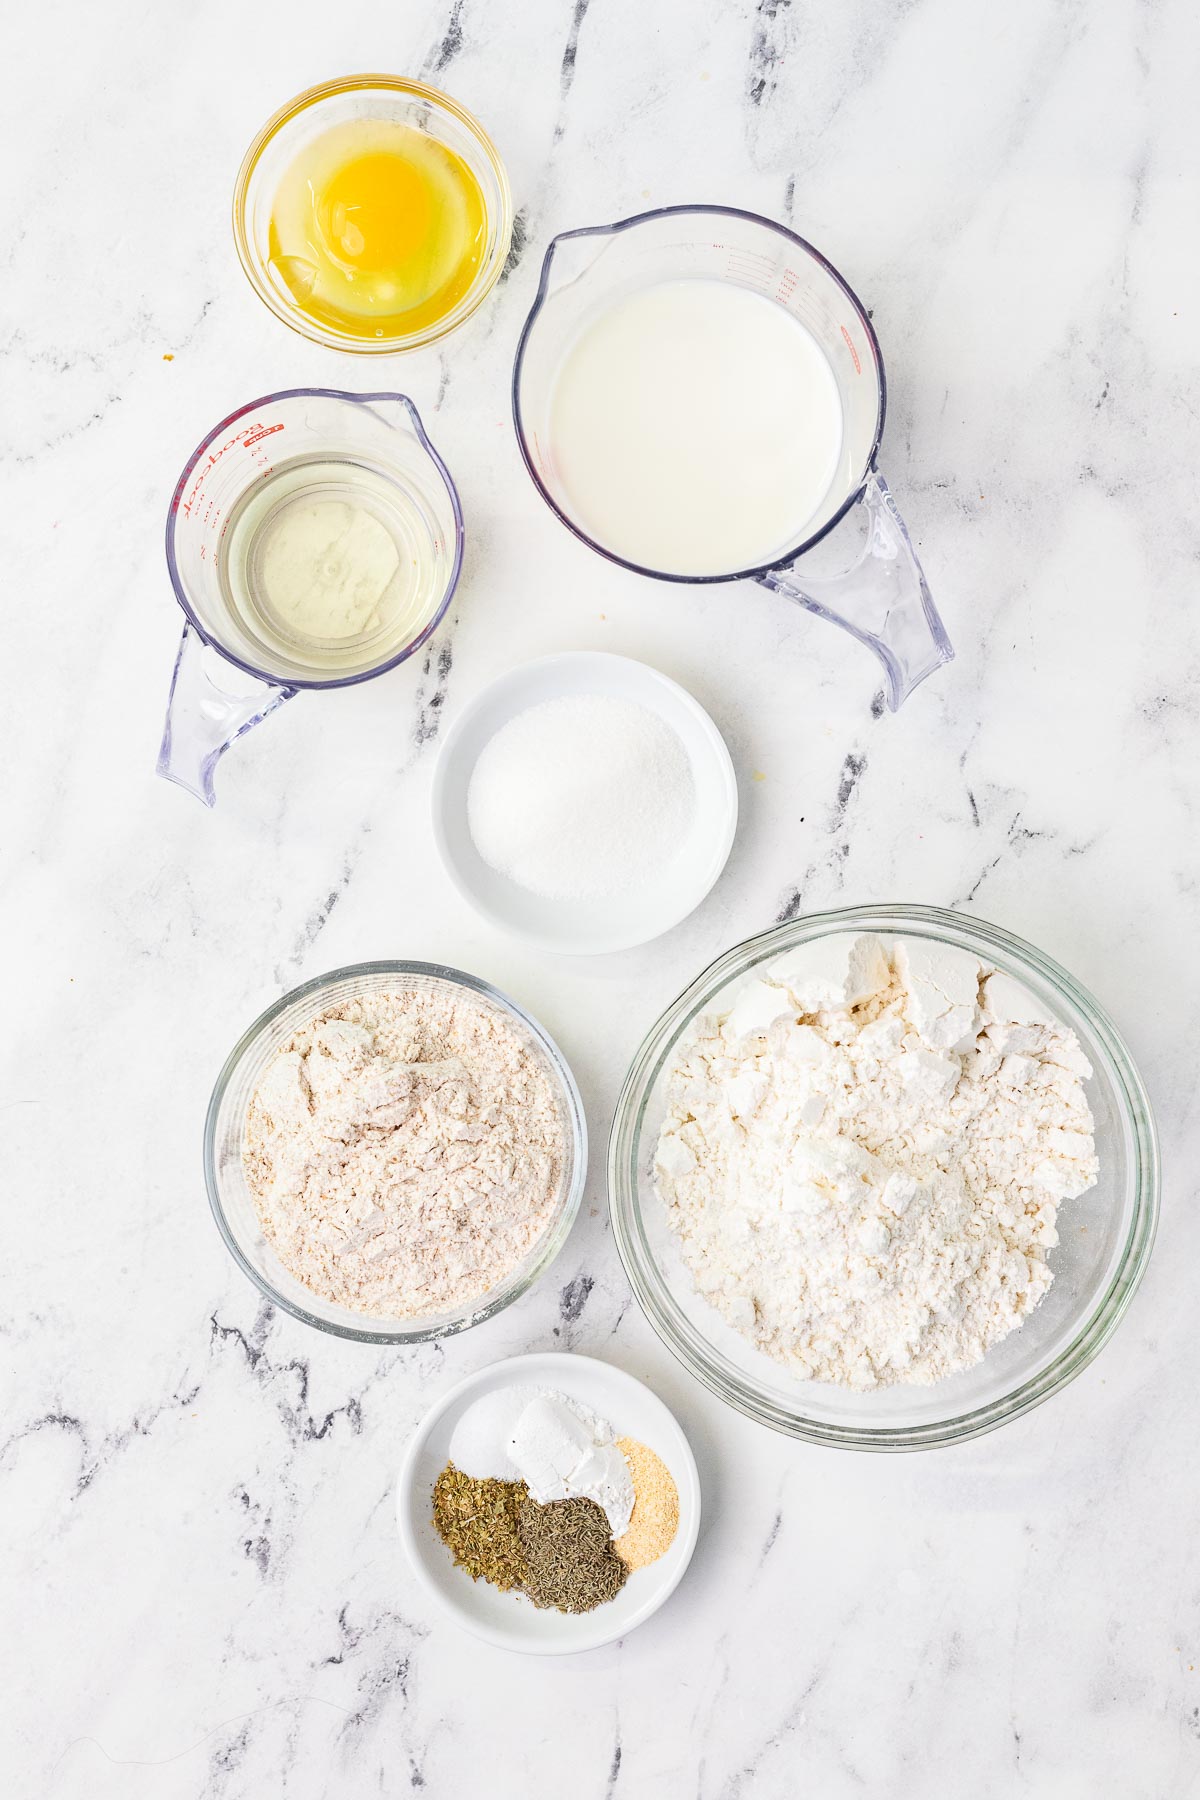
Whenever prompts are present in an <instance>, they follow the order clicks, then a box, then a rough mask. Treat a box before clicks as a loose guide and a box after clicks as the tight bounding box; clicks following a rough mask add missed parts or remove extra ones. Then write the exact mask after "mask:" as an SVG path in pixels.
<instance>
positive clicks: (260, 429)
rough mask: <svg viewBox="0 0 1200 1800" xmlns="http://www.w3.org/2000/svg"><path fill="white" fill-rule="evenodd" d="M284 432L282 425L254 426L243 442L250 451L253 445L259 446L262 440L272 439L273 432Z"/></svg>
mask: <svg viewBox="0 0 1200 1800" xmlns="http://www.w3.org/2000/svg"><path fill="white" fill-rule="evenodd" d="M282 430H283V426H282V424H279V425H254V426H252V427H251V429H250V430H249V431H248V432H247V433H246V435H245V437H244V438H243V439H242V442H243V443H244V444H245V446H246V448H247V450H248V449H249V448H250V446H251V444H257V443H258V441H259V439H260V438H265V437H270V435H271V433H272V432H273V431H282Z"/></svg>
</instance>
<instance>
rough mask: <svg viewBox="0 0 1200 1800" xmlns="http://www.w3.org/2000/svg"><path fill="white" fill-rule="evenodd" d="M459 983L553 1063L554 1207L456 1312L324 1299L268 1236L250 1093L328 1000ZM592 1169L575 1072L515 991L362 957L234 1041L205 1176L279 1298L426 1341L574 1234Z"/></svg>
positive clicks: (516, 1289)
mask: <svg viewBox="0 0 1200 1800" xmlns="http://www.w3.org/2000/svg"><path fill="white" fill-rule="evenodd" d="M439 987H441V988H445V987H452V988H456V989H458V990H460V991H465V992H467V993H469V994H470V995H471V996H472V998H473V1000H474V1001H475V1002H476V1004H478V1005H482V1006H485V1007H490V1008H491V1009H492V1010H493V1011H494V1012H496V1013H498V1014H500V1015H502V1016H503V1018H504V1019H505V1020H506V1021H507V1023H508V1025H509V1026H510V1027H511V1028H512V1029H513V1030H515V1031H516V1033H517V1034H518V1036H519V1037H520V1038H521V1039H522V1040H523V1042H524V1044H525V1046H526V1048H527V1049H528V1050H529V1051H530V1053H531V1054H532V1055H533V1056H534V1057H536V1059H537V1060H538V1061H539V1062H540V1063H541V1065H542V1067H543V1068H544V1069H545V1072H546V1075H547V1077H548V1079H549V1082H550V1085H551V1088H552V1089H553V1091H554V1094H555V1097H556V1098H557V1101H558V1105H559V1113H560V1118H561V1122H562V1134H563V1143H564V1144H565V1146H566V1155H565V1159H564V1164H563V1173H562V1181H561V1183H560V1184H559V1192H558V1200H557V1204H556V1207H555V1211H554V1215H553V1217H552V1219H551V1220H550V1222H549V1223H548V1225H547V1227H546V1229H545V1231H544V1232H543V1234H542V1236H541V1238H540V1239H539V1240H538V1242H537V1243H536V1244H535V1245H534V1246H533V1248H532V1250H530V1251H529V1253H528V1254H527V1255H526V1256H525V1257H524V1258H523V1260H522V1261H521V1262H520V1263H518V1265H517V1267H516V1268H515V1269H514V1270H513V1271H512V1273H511V1274H510V1275H509V1276H508V1277H507V1279H506V1280H504V1281H502V1282H501V1283H500V1285H499V1286H498V1287H495V1288H493V1289H492V1290H491V1291H490V1292H489V1293H487V1294H484V1295H481V1296H480V1297H478V1298H477V1299H475V1300H474V1301H472V1302H471V1304H470V1305H469V1306H466V1307H463V1308H462V1309H461V1310H460V1311H458V1312H452V1313H425V1314H422V1316H421V1317H420V1318H416V1319H413V1318H395V1319H384V1318H371V1317H368V1316H366V1315H364V1314H362V1313H356V1312H351V1311H350V1310H349V1308H348V1307H344V1306H336V1305H334V1304H333V1303H332V1302H330V1301H328V1300H323V1299H321V1297H320V1295H319V1294H314V1293H313V1292H312V1291H311V1290H310V1289H309V1288H306V1287H305V1286H304V1285H303V1283H302V1282H299V1281H297V1279H296V1277H295V1276H294V1275H292V1274H290V1273H289V1271H288V1270H287V1269H285V1268H284V1266H283V1264H282V1263H281V1262H280V1260H279V1258H278V1256H277V1255H276V1254H275V1250H274V1248H273V1246H272V1245H271V1244H270V1243H269V1242H268V1241H267V1240H266V1238H264V1236H263V1234H262V1231H261V1229H260V1227H259V1223H258V1215H257V1213H256V1212H255V1210H254V1202H253V1200H252V1198H251V1196H250V1190H249V1188H248V1187H247V1185H246V1177H245V1173H244V1171H243V1167H242V1146H243V1142H244V1138H245V1129H246V1113H247V1109H248V1107H249V1103H250V1098H251V1095H252V1094H253V1092H254V1090H255V1088H256V1087H257V1086H258V1083H259V1081H260V1080H261V1078H262V1074H263V1071H264V1070H265V1068H266V1066H267V1064H268V1062H270V1060H271V1058H272V1057H273V1056H274V1054H275V1052H276V1050H278V1048H279V1046H280V1045H281V1044H283V1043H286V1042H287V1040H288V1038H290V1037H291V1036H292V1033H293V1032H295V1031H297V1030H298V1029H299V1028H300V1027H301V1026H302V1025H303V1024H304V1023H305V1022H306V1021H307V1020H308V1019H311V1018H314V1017H315V1016H316V1015H317V1014H318V1013H319V1012H322V1011H324V1010H325V1009H326V1008H327V1007H330V1006H336V1005H338V1004H339V1003H341V1002H344V1001H346V1000H353V999H357V998H359V997H360V996H362V995H368V994H394V993H397V992H406V991H410V990H412V989H419V988H424V989H436V988H439ZM586 1174H587V1126H586V1124H585V1122H584V1116H583V1105H582V1102H581V1101H580V1098H579V1089H578V1088H577V1087H576V1085H575V1077H574V1076H573V1075H572V1073H571V1071H570V1069H569V1068H568V1067H567V1064H566V1062H565V1060H564V1058H563V1055H562V1052H561V1051H560V1050H559V1048H558V1046H557V1044H555V1042H554V1041H553V1039H552V1038H550V1037H549V1036H547V1034H546V1032H544V1031H543V1030H542V1027H541V1026H540V1025H539V1024H538V1023H537V1021H536V1020H535V1019H531V1018H530V1016H529V1014H528V1013H526V1012H523V1011H522V1010H521V1008H520V1007H519V1006H518V1005H517V1004H516V1002H515V1001H514V1000H510V999H509V998H508V997H507V995H505V994H501V993H498V992H497V990H496V989H495V988H493V987H490V986H489V985H488V983H487V982H486V981H480V980H478V979H477V977H476V976H474V975H464V974H463V973H462V971H461V970H459V969H448V968H443V967H442V966H441V965H440V964H436V963H420V962H371V963H355V964H353V965H352V966H351V967H349V968H345V969H334V970H332V971H331V972H330V973H329V974H328V975H318V976H316V977H315V978H314V979H313V980H312V981H306V982H304V983H303V985H302V986H301V987H298V988H293V989H292V991H291V993H290V994H285V995H284V996H283V998H282V999H281V1000H277V1001H276V1002H275V1004H274V1005H273V1006H269V1007H268V1008H267V1010H266V1012H264V1013H263V1014H261V1015H260V1017H259V1018H257V1019H255V1021H254V1023H253V1025H251V1026H250V1028H249V1030H248V1031H246V1032H244V1033H243V1035H242V1036H241V1038H239V1040H238V1042H237V1043H236V1044H235V1045H234V1047H233V1049H232V1050H231V1051H230V1053H229V1056H228V1057H227V1059H226V1062H225V1066H224V1068H223V1069H222V1070H221V1073H220V1074H219V1075H218V1077H217V1084H216V1086H215V1088H214V1089H213V1095H212V1099H211V1101H210V1102H209V1107H208V1117H207V1118H206V1120H205V1122H204V1179H205V1182H206V1184H207V1187H208V1198H209V1202H210V1204H211V1206H212V1209H213V1217H214V1218H215V1219H216V1221H217V1228H218V1230H219V1231H220V1233H221V1236H222V1237H223V1238H224V1240H225V1244H226V1247H227V1249H228V1250H229V1253H230V1255H231V1256H232V1257H233V1259H234V1261H235V1262H236V1263H237V1264H238V1265H239V1267H240V1268H241V1269H242V1270H243V1271H244V1273H245V1274H247V1275H248V1276H249V1277H250V1279H251V1281H253V1282H254V1284H255V1285H256V1287H258V1288H260V1289H261V1291H262V1292H263V1293H264V1294H265V1295H266V1297H267V1299H268V1300H269V1301H270V1302H271V1303H272V1305H273V1306H281V1307H282V1308H283V1310H284V1311H285V1312H289V1313H291V1315H292V1317H293V1318H296V1319H303V1321H304V1323H305V1324H306V1325H315V1326H317V1328H318V1329H319V1330H321V1331H331V1332H332V1333H333V1334H334V1336H335V1337H344V1338H355V1339H357V1340H358V1341H359V1342H361V1343H368V1344H420V1343H425V1342H427V1341H428V1340H429V1339H430V1338H440V1337H450V1336H452V1335H453V1333H454V1332H456V1331H465V1330H466V1329H467V1327H468V1326H470V1325H479V1324H481V1323H482V1322H483V1320H484V1319H490V1318H492V1317H493V1316H494V1315H495V1314H496V1313H498V1312H501V1311H503V1309H504V1308H505V1307H506V1306H508V1305H510V1304H511V1302H512V1301H514V1300H516V1299H518V1298H519V1297H520V1295H522V1294H524V1293H525V1292H526V1291H527V1290H528V1289H529V1288H531V1287H532V1286H533V1284H534V1282H535V1281H538V1280H540V1278H541V1276H542V1275H544V1274H545V1272H546V1270H547V1269H548V1268H549V1267H550V1264H551V1263H552V1262H553V1261H554V1259H555V1257H556V1256H557V1255H558V1253H559V1251H560V1250H561V1249H562V1247H563V1245H564V1244H565V1243H566V1241H567V1235H568V1233H569V1232H570V1229H571V1226H572V1225H573V1224H574V1222H575V1215H576V1213H577V1212H578V1211H579V1203H580V1200H581V1199H582V1198H583V1186H584V1179H585V1176H586Z"/></svg>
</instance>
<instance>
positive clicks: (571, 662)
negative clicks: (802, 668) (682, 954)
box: [433, 651, 738, 955]
mask: <svg viewBox="0 0 1200 1800" xmlns="http://www.w3.org/2000/svg"><path fill="white" fill-rule="evenodd" d="M737 808H738V801H737V781H736V779H735V776H734V772H733V764H732V762H731V761H730V757H729V751H728V750H727V749H726V747H725V742H724V739H723V738H722V737H721V734H720V732H719V731H718V730H717V728H716V726H715V725H714V724H713V722H712V720H711V719H710V718H709V716H708V714H707V713H706V712H705V711H704V708H703V707H702V706H700V705H699V703H698V702H697V701H695V700H694V699H693V698H692V696H691V695H690V694H689V693H687V692H686V691H685V690H684V689H683V688H681V687H680V686H679V684H678V683H677V682H674V681H671V680H670V679H669V678H668V677H667V676H665V675H661V674H659V672H658V671H657V670H656V669H651V668H649V667H647V665H646V664H645V663H639V662H634V661H633V660H632V659H631V658H629V657H625V656H612V655H609V654H608V653H606V652H602V651H570V652H567V653H565V654H563V655H560V656H547V657H542V658H541V659H540V660H539V661H537V662H532V663H527V664H525V666H524V667H523V668H519V669H514V670H512V671H511V672H510V673H509V674H507V675H503V676H501V677H500V679H499V680H498V681H494V682H493V683H492V684H491V686H490V687H487V688H485V689H484V691H483V692H482V693H481V694H478V695H476V697H475V699H474V700H472V701H471V702H470V703H469V705H468V706H467V707H465V708H464V710H463V711H462V712H461V713H460V714H459V716H458V718H457V720H456V721H455V723H454V725H453V727H452V728H451V730H450V731H449V733H448V734H447V737H446V740H445V743H444V745H443V747H442V752H441V755H440V757H439V759H438V765H437V771H436V773H435V776H434V785H433V823H434V833H435V836H436V838H437V844H438V849H439V851H440V853H441V857H442V860H443V862H444V863H445V865H446V869H447V871H448V872H449V874H450V877H451V879H452V880H453V882H454V883H455V885H456V886H457V887H458V889H459V890H460V892H462V893H463V894H464V895H465V896H466V898H467V899H468V900H470V901H471V903H472V905H473V906H475V907H476V908H477V909H478V911H479V912H481V913H482V914H483V915H484V917H485V918H488V919H490V920H492V922H493V923H494V924H497V925H500V926H503V927H504V928H505V929H506V930H508V931H511V932H514V933H515V934H516V935H517V936H520V937H524V938H529V939H531V940H533V941H534V942H535V943H538V944H541V945H542V946H543V947H544V948H546V949H550V950H558V951H561V952H563V953H566V954H573V955H596V954H599V953H601V952H604V951H614V950H628V949H631V948H632V947H633V946H634V945H635V944H644V943H647V942H649V940H650V939H651V938H655V937H658V936H659V935H660V934H661V933H662V932H664V931H668V930H670V928H671V926H673V925H677V924H678V923H679V921H680V920H681V919H684V918H686V917H687V915H688V913H690V912H692V911H693V910H694V908H695V907H697V906H698V905H699V904H700V902H701V900H703V898H704V896H705V895H706V894H707V893H708V891H709V889H710V888H711V887H712V885H713V883H714V882H715V881H716V879H717V877H718V875H719V874H720V873H721V870H722V869H723V868H724V866H725V863H726V861H727V859H728V856H729V852H730V849H731V848H732V845H733V838H734V832H735V830H736V829H737Z"/></svg>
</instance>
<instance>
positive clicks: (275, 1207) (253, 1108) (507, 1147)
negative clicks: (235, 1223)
mask: <svg viewBox="0 0 1200 1800" xmlns="http://www.w3.org/2000/svg"><path fill="white" fill-rule="evenodd" d="M243 1160H244V1166H245V1171H246V1179H247V1183H248V1185H249V1188H250V1192H251V1194H252V1196H253V1198H254V1203H255V1206H256V1208H257V1211H258V1216H259V1219H260V1221H261V1223H262V1228H263V1231H264V1233H265V1234H266V1236H267V1237H268V1238H269V1239H270V1241H271V1242H272V1244H273V1245H274V1247H275V1250H276V1252H277V1253H278V1255H279V1258H280V1260H281V1262H282V1263H283V1264H284V1266H285V1267H286V1268H288V1269H289V1270H290V1271H291V1273H292V1274H293V1275H294V1276H295V1277H296V1279H297V1280H298V1281H301V1282H303V1283H304V1285H305V1287H307V1288H310V1289H311V1290H312V1291H313V1292H314V1293H315V1294H319V1295H320V1296H321V1297H322V1298H323V1299H325V1300H331V1301H334V1302H336V1303H337V1304H339V1305H341V1306H346V1307H350V1308H351V1309H352V1310H353V1311H355V1312H358V1313H366V1314H369V1315H371V1316H374V1317H398V1318H413V1317H420V1316H421V1315H423V1314H427V1313H438V1312H443V1311H447V1310H450V1309H456V1308H459V1307H461V1306H463V1305H465V1304H469V1303H470V1302H471V1301H472V1300H474V1299H477V1298H480V1299H481V1298H482V1297H483V1296H484V1295H485V1294H486V1293H488V1292H489V1291H490V1290H491V1289H492V1288H494V1287H495V1286H496V1285H497V1283H499V1282H500V1281H502V1280H503V1279H504V1277H505V1276H506V1275H508V1274H509V1273H510V1272H511V1271H512V1270H513V1269H514V1268H515V1267H516V1265H517V1264H518V1263H519V1262H520V1261H521V1259H522V1257H524V1256H525V1255H526V1253H527V1252H528V1251H529V1250H530V1249H531V1248H532V1247H533V1245H534V1244H535V1243H536V1242H537V1240H538V1239H539V1237H540V1236H541V1235H542V1233H543V1231H544V1230H545V1229H546V1226H547V1225H548V1223H549V1221H550V1219H551V1218H552V1216H553V1214H554V1211H555V1206H556V1200H557V1195H558V1189H559V1182H560V1179H561V1176H562V1171H563V1163H564V1140H563V1128H562V1123H561V1118H560V1114H559V1109H558V1106H557V1104H556V1101H555V1096H554V1092H553V1090H552V1088H551V1085H550V1080H549V1077H548V1076H547V1074H546V1072H545V1070H544V1068H543V1067H542V1066H541V1064H540V1063H539V1062H538V1061H537V1060H535V1057H534V1056H533V1054H531V1052H530V1051H529V1050H528V1049H527V1048H526V1046H525V1044H524V1043H523V1042H522V1040H521V1039H520V1038H519V1037H518V1035H517V1032H516V1030H515V1029H514V1028H513V1027H512V1026H511V1025H510V1024H509V1023H508V1021H507V1020H506V1019H505V1018H504V1017H503V1016H502V1015H500V1014H498V1013H496V1012H493V1011H492V1010H491V1009H490V1008H488V1006H487V1005H486V1004H485V1003H484V1002H482V1001H475V1000H474V999H473V998H472V997H471V996H470V995H469V994H465V993H463V992H462V991H461V990H456V989H451V988H449V987H435V988H430V989H426V990H420V991H415V990H414V991H409V992H398V993H395V994H385V995H373V996H371V997H370V998H366V999H359V1000H352V1001H348V1002H346V1003H345V1004H344V1005H341V1006H338V1007H335V1008H333V1009H331V1010H330V1011H329V1012H326V1013H323V1014H322V1015H321V1016H320V1017H319V1018H317V1019H314V1020H313V1021H312V1022H311V1023H310V1024H308V1025H306V1026H305V1027H304V1028H303V1030H301V1031H298V1032H297V1033H296V1035H295V1036H294V1037H293V1038H292V1039H291V1041H290V1042H289V1043H288V1044H286V1045H284V1046H283V1047H282V1048H281V1049H280V1050H279V1051H278V1053H277V1054H276V1056H275V1058H274V1060H273V1061H272V1062H271V1064H270V1065H269V1067H268V1068H267V1070H266V1073H265V1074H264V1075H263V1078H262V1080H261V1082H260V1083H259V1086H258V1089H257V1091H256V1092H255V1094H254V1097H253V1099H252V1100H251V1102H250V1108H249V1113H248V1117H247V1122H246V1138H245V1148H244V1153H243Z"/></svg>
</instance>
